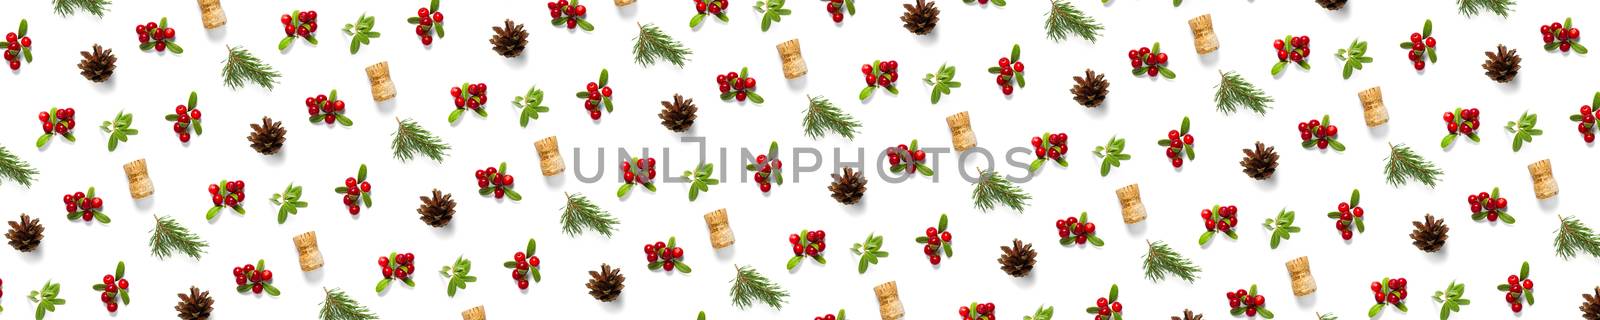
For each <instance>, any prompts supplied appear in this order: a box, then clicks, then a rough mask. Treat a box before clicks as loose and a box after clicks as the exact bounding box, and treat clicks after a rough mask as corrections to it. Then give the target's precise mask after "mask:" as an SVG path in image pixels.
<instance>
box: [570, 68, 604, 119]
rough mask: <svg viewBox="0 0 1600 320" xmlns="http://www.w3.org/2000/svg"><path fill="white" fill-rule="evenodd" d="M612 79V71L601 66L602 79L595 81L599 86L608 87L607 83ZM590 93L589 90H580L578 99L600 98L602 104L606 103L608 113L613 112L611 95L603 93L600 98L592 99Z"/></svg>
mask: <svg viewBox="0 0 1600 320" xmlns="http://www.w3.org/2000/svg"><path fill="white" fill-rule="evenodd" d="M610 81H611V71H609V70H606V69H605V68H601V69H600V79H599V81H596V82H595V84H596V86H597V88H607V87H609V86H607V84H609V83H610ZM589 95H590V94H589V91H587V90H579V91H578V93H577V96H578V99H586V100H600V104H602V105H605V107H606V113H611V106H612V104H611V96H609V95H601V97H600V98H599V99H590V97H589Z"/></svg>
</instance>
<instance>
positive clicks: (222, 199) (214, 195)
mask: <svg viewBox="0 0 1600 320" xmlns="http://www.w3.org/2000/svg"><path fill="white" fill-rule="evenodd" d="M206 191H209V192H211V210H209V211H206V220H211V219H213V218H216V217H217V213H220V212H222V208H232V209H233V212H236V213H238V214H241V215H242V214H244V181H242V180H234V181H228V180H222V182H218V183H216V184H212V185H210V186H208V187H207V188H206Z"/></svg>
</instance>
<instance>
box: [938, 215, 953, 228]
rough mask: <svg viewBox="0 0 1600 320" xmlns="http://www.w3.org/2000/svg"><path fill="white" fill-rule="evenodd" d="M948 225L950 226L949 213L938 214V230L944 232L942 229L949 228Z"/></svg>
mask: <svg viewBox="0 0 1600 320" xmlns="http://www.w3.org/2000/svg"><path fill="white" fill-rule="evenodd" d="M949 227H950V215H948V214H940V215H939V229H938V230H939V232H944V230H945V229H946V228H949Z"/></svg>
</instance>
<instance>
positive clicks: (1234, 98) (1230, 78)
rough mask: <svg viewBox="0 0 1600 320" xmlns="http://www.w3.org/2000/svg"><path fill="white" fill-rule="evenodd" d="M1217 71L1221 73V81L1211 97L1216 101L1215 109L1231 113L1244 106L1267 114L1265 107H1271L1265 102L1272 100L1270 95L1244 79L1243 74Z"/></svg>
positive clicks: (1257, 112)
mask: <svg viewBox="0 0 1600 320" xmlns="http://www.w3.org/2000/svg"><path fill="white" fill-rule="evenodd" d="M1219 73H1221V74H1222V83H1218V84H1217V86H1216V88H1217V95H1216V97H1215V98H1214V99H1213V100H1216V102H1217V111H1222V113H1224V114H1233V112H1234V111H1238V110H1239V107H1245V108H1246V109H1250V111H1255V112H1256V114H1267V108H1271V107H1270V106H1267V104H1268V103H1272V102H1273V100H1272V97H1271V96H1268V95H1267V93H1266V92H1263V91H1261V89H1260V88H1256V85H1254V84H1251V83H1250V82H1249V81H1245V80H1244V76H1240V75H1239V73H1237V72H1233V71H1228V72H1219Z"/></svg>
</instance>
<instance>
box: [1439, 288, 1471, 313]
mask: <svg viewBox="0 0 1600 320" xmlns="http://www.w3.org/2000/svg"><path fill="white" fill-rule="evenodd" d="M1466 291H1467V284H1465V283H1456V282H1455V281H1450V285H1449V286H1446V287H1445V289H1444V290H1440V291H1434V292H1433V301H1437V302H1439V303H1441V305H1440V306H1439V320H1445V319H1450V313H1451V312H1461V306H1464V305H1469V304H1472V300H1468V299H1466V298H1462V295H1463V294H1465V293H1466Z"/></svg>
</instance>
